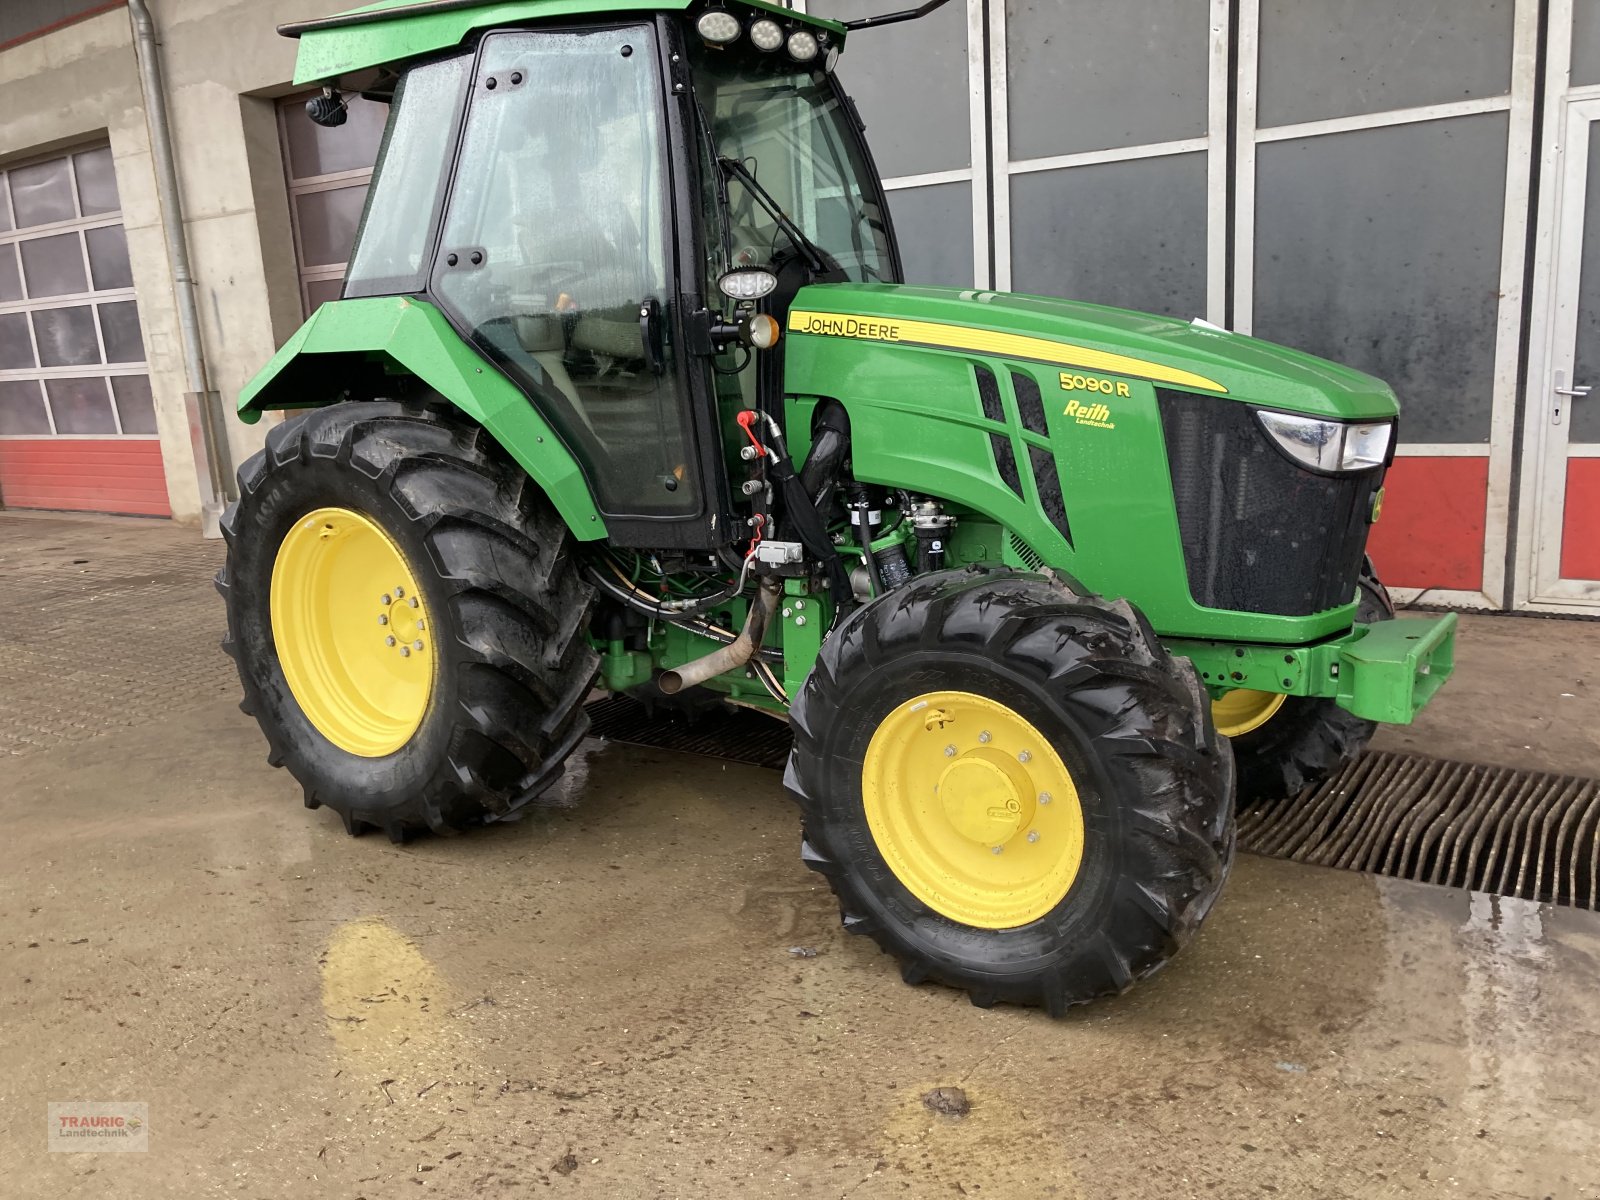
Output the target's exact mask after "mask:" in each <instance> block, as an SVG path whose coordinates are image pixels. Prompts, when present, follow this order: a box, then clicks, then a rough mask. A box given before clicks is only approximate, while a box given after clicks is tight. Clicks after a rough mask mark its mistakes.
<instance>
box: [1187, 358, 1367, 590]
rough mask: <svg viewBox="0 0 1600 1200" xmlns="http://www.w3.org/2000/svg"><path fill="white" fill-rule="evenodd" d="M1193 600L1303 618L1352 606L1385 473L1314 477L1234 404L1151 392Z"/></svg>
mask: <svg viewBox="0 0 1600 1200" xmlns="http://www.w3.org/2000/svg"><path fill="white" fill-rule="evenodd" d="M1157 395H1158V396H1159V398H1160V402H1161V425H1162V429H1163V431H1164V432H1165V434H1166V439H1167V460H1168V463H1169V465H1170V468H1171V471H1172V491H1173V495H1174V497H1175V499H1176V500H1177V504H1178V531H1179V533H1180V534H1181V535H1182V538H1183V560H1184V565H1185V567H1186V568H1187V570H1188V575H1189V591H1190V593H1191V594H1192V595H1193V596H1194V600H1195V603H1196V604H1199V605H1202V606H1204V607H1206V608H1221V609H1228V610H1230V611H1234V612H1258V613H1278V614H1281V615H1283V616H1290V617H1303V616H1309V615H1310V614H1312V613H1318V612H1323V611H1325V610H1327V609H1330V608H1337V607H1339V606H1340V605H1342V604H1348V603H1350V601H1351V599H1352V598H1353V597H1354V596H1355V593H1356V580H1357V579H1358V578H1359V575H1360V572H1361V558H1362V555H1363V554H1364V553H1365V551H1366V545H1367V530H1368V528H1369V525H1370V521H1369V517H1370V514H1371V511H1372V497H1373V493H1375V492H1376V491H1377V490H1378V488H1379V486H1380V485H1381V484H1382V482H1383V471H1382V470H1381V469H1377V468H1375V469H1373V470H1370V471H1363V472H1361V473H1359V474H1347V475H1319V474H1317V473H1315V472H1313V471H1308V470H1306V469H1305V468H1304V467H1301V466H1300V465H1299V464H1297V463H1295V462H1294V461H1292V460H1291V459H1290V458H1289V457H1288V456H1287V455H1286V454H1284V453H1283V452H1282V451H1280V450H1279V449H1278V448H1277V447H1276V446H1274V445H1273V444H1272V442H1271V441H1270V440H1269V438H1268V435H1267V433H1266V431H1265V430H1264V429H1262V427H1261V423H1260V422H1259V421H1257V420H1256V418H1255V415H1254V412H1253V410H1252V409H1251V408H1250V407H1249V406H1248V405H1245V404H1242V403H1240V402H1239V401H1237V400H1228V399H1223V398H1220V397H1214V396H1197V395H1194V394H1192V393H1189V392H1174V391H1168V390H1166V389H1161V388H1158V389H1157Z"/></svg>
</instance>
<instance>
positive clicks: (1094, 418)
mask: <svg viewBox="0 0 1600 1200" xmlns="http://www.w3.org/2000/svg"><path fill="white" fill-rule="evenodd" d="M1061 415H1062V416H1064V417H1071V418H1072V419H1073V420H1074V421H1076V422H1077V423H1078V424H1079V425H1091V426H1093V427H1094V428H1096V429H1115V428H1116V427H1117V423H1116V422H1115V421H1113V420H1112V419H1111V406H1110V405H1109V404H1098V403H1096V404H1085V403H1084V402H1083V401H1081V400H1069V401H1067V407H1066V409H1065V411H1063V412H1062V414H1061Z"/></svg>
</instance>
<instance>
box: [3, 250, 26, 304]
mask: <svg viewBox="0 0 1600 1200" xmlns="http://www.w3.org/2000/svg"><path fill="white" fill-rule="evenodd" d="M21 299H22V276H21V274H20V273H19V272H18V271H17V252H16V251H15V250H14V249H12V247H11V246H10V245H9V244H7V245H4V246H0V302H3V301H6V300H21Z"/></svg>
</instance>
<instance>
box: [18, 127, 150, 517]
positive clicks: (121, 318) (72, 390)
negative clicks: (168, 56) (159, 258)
mask: <svg viewBox="0 0 1600 1200" xmlns="http://www.w3.org/2000/svg"><path fill="white" fill-rule="evenodd" d="M0 503H4V504H5V505H7V506H8V507H11V508H57V509H83V510H89V511H98V512H115V513H140V514H147V515H152V516H167V515H169V512H170V510H169V508H168V506H167V482H166V475H165V473H164V471H163V469H162V465H161V445H160V442H159V441H157V439H156V420H155V406H154V404H153V403H152V401H151V395H150V378H149V375H148V373H147V371H146V368H145V353H144V341H143V335H142V332H141V330H140V327H139V309H138V304H137V302H136V301H135V299H134V294H133V276H132V274H131V272H130V271H129V268H128V244H127V240H126V238H125V237H124V235H123V229H122V214H121V210H120V205H119V203H118V200H117V184H116V179H115V177H114V175H113V174H112V168H111V151H110V150H109V149H108V148H106V147H104V146H100V147H95V148H93V149H88V150H81V151H78V152H77V153H74V154H64V155H58V156H56V157H52V158H48V159H44V160H42V161H39V162H34V163H29V164H26V165H23V166H18V167H12V168H10V169H8V170H4V171H0Z"/></svg>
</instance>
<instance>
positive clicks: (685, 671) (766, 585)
mask: <svg viewBox="0 0 1600 1200" xmlns="http://www.w3.org/2000/svg"><path fill="white" fill-rule="evenodd" d="M778 594H779V583H778V581H777V580H776V579H763V580H762V581H761V591H760V593H759V594H758V595H757V596H756V602H755V603H754V604H752V605H751V606H750V615H749V616H747V617H746V618H745V620H744V628H743V629H742V630H740V632H739V636H738V637H737V638H735V639H734V640H733V641H732V642H729V643H728V644H727V645H726V646H724V647H722V649H720V650H716V651H713V652H712V653H710V654H708V655H706V656H705V657H704V658H697V659H695V660H694V661H693V662H687V663H684V664H683V666H681V667H679V668H678V669H677V670H675V671H663V672H662V673H661V676H660V678H659V679H657V680H656V686H657V687H659V688H660V689H661V691H662V693H663V694H664V695H668V696H676V695H677V694H678V693H679V692H681V691H683V689H684V688H692V687H697V686H699V685H700V684H702V683H704V682H705V681H706V680H708V679H714V678H715V677H716V676H718V675H725V674H727V673H728V672H729V671H734V670H737V669H738V668H740V667H742V666H744V665H745V663H747V662H749V661H750V660H751V659H752V658H754V657H755V654H756V651H757V650H758V649H760V647H761V643H762V641H763V640H764V639H765V638H766V636H767V623H768V622H770V621H771V620H772V614H773V613H775V612H777V610H778Z"/></svg>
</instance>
